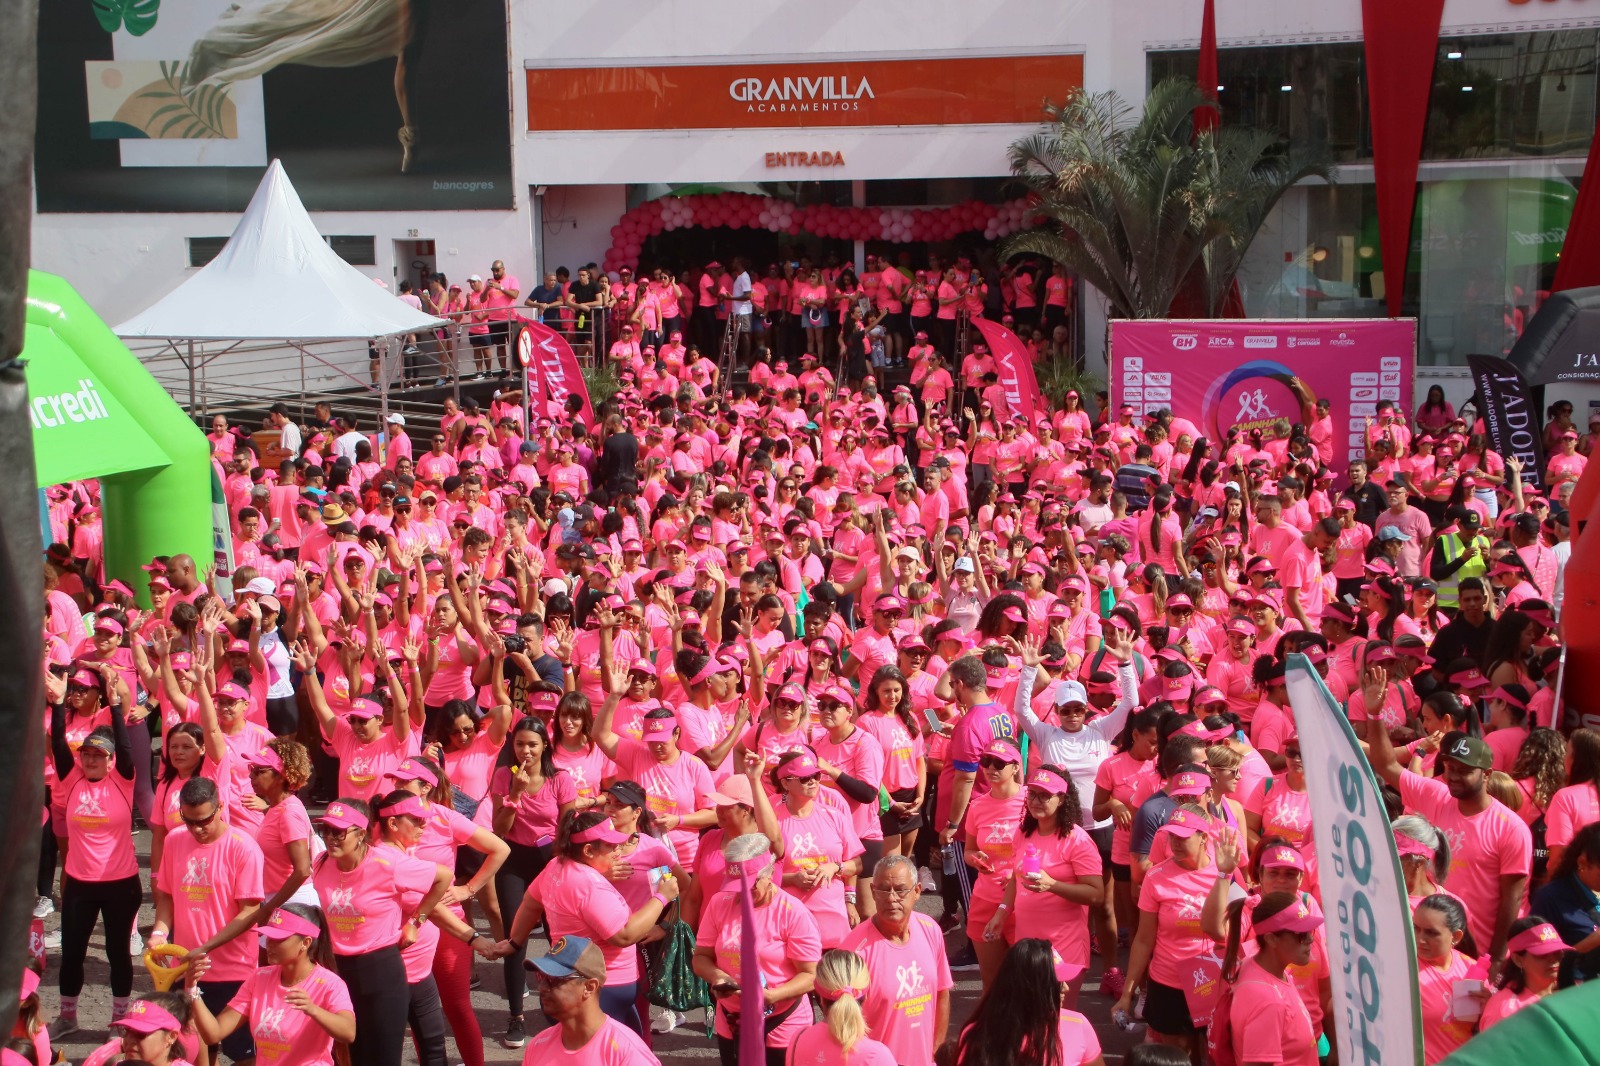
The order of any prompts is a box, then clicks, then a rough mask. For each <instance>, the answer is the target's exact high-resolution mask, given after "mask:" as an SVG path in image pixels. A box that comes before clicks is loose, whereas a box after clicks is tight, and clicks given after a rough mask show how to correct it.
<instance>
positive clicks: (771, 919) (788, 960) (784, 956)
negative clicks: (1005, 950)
mask: <svg viewBox="0 0 1600 1066" xmlns="http://www.w3.org/2000/svg"><path fill="white" fill-rule="evenodd" d="M753 913H754V918H755V924H756V937H755V939H756V961H755V968H756V969H757V970H759V971H760V976H761V978H764V979H765V981H766V984H767V986H768V987H769V988H770V987H772V986H774V985H781V984H784V983H785V982H787V981H788V980H789V979H790V978H792V977H793V976H794V975H795V974H796V973H798V972H799V967H798V966H797V965H796V963H802V962H816V961H817V960H818V959H820V958H822V940H821V939H820V938H819V937H818V935H817V923H816V920H815V919H814V918H812V917H811V912H810V911H808V910H806V908H805V905H804V904H802V903H801V902H800V901H799V900H797V899H795V898H794V897H793V896H791V895H789V894H788V893H787V892H774V893H773V894H772V899H771V901H770V902H768V903H767V905H766V906H764V907H756V908H755V910H754V912H753ZM869 925H870V923H868V922H862V923H861V925H859V926H857V927H856V928H858V929H861V928H866V927H868V926H869ZM935 928H937V927H935ZM743 931H744V915H743V913H742V911H741V908H740V904H739V890H738V885H737V882H735V884H734V886H733V887H732V888H729V889H724V890H723V891H721V892H718V893H717V894H716V895H715V896H712V897H711V899H710V900H709V901H707V903H706V905H705V909H704V910H703V911H702V912H701V914H700V928H699V929H698V930H697V931H696V933H695V946H696V947H702V948H707V947H708V948H711V949H712V950H713V954H714V956H715V960H716V964H717V968H718V969H720V970H721V971H722V972H723V973H726V974H727V975H728V976H730V977H732V978H733V980H734V982H735V983H737V984H738V985H740V987H743V985H744V983H745V981H746V980H750V981H754V980H757V977H756V975H755V974H753V973H752V974H747V973H746V971H745V969H744V964H745V960H744V958H743V955H742V952H741V948H740V944H739V941H740V936H741V934H742V933H743ZM853 935H854V934H852V936H853ZM846 946H848V945H846ZM867 965H868V966H871V965H872V964H871V962H870V961H869V962H868V963H867ZM717 1002H718V1004H719V1009H718V1010H717V1035H719V1036H732V1035H733V1030H732V1029H730V1028H729V1027H728V1022H727V1019H726V1017H724V1012H731V1013H733V1014H738V1013H739V1011H740V1007H741V1004H740V1002H739V997H738V996H723V997H721V998H719V999H718V1001H717ZM773 1006H774V1008H775V1010H778V1011H781V1010H785V1009H787V1007H788V1006H789V1003H788V1002H781V1003H776V1004H774V1005H773ZM929 1018H930V1026H931V1018H932V1015H931V1013H930V1015H929ZM810 1019H811V1015H810V1012H809V1011H808V1010H806V1009H805V1008H804V1007H803V1006H802V1007H801V1008H799V1009H796V1010H795V1011H794V1012H793V1013H792V1014H790V1015H789V1017H787V1018H785V1019H784V1020H783V1021H782V1022H781V1023H779V1025H778V1026H777V1027H776V1028H775V1029H773V1030H772V1032H770V1033H768V1034H767V1044H766V1046H767V1047H769V1048H773V1047H776V1048H782V1047H788V1046H789V1045H790V1044H791V1043H793V1042H794V1039H795V1037H797V1036H799V1035H800V1033H801V1032H802V1031H804V1030H805V1028H806V1027H807V1026H808V1025H810V1024H811V1022H810ZM868 1024H870V1025H873V1028H874V1030H876V1028H877V1026H876V1025H875V1024H874V1023H873V1019H872V1018H871V1016H870V1015H869V1016H868Z"/></svg>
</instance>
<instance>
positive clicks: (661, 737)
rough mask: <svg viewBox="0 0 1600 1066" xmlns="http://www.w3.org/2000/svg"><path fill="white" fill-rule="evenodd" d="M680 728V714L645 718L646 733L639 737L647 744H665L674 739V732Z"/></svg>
mask: <svg viewBox="0 0 1600 1066" xmlns="http://www.w3.org/2000/svg"><path fill="white" fill-rule="evenodd" d="M677 728H678V716H677V715H673V716H672V717H671V718H646V719H645V720H644V734H643V736H641V737H640V738H639V739H640V740H643V741H644V742H645V743H646V744H663V743H665V742H666V741H669V740H671V739H672V734H673V733H674V732H675V731H676V730H677Z"/></svg>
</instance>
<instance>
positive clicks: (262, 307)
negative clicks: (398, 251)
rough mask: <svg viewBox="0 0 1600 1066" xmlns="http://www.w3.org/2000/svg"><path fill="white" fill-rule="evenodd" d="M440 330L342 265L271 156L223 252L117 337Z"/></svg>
mask: <svg viewBox="0 0 1600 1066" xmlns="http://www.w3.org/2000/svg"><path fill="white" fill-rule="evenodd" d="M441 324H442V322H441V320H440V319H437V318H434V317H433V316H431V315H425V314H423V313H422V312H421V311H418V310H416V309H415V308H413V307H411V306H410V305H408V304H406V303H404V302H402V301H400V300H399V299H397V298H396V297H395V296H394V294H392V293H390V292H389V291H388V290H387V289H385V288H380V287H379V286H378V285H376V284H374V283H373V279H371V278H369V277H367V276H366V275H365V274H363V273H361V272H360V271H359V270H357V269H356V268H355V267H353V266H351V265H350V264H348V263H346V262H345V261H344V260H343V259H340V258H339V256H338V254H337V253H335V252H334V250H333V249H332V248H330V247H329V246H328V243H327V242H326V241H324V240H323V239H322V235H321V234H320V233H318V232H317V227H316V225H315V224H313V223H312V221H311V216H310V215H308V214H306V209H305V207H304V205H302V204H301V203H300V197H299V195H297V194H296V193H295V191H294V186H293V185H290V184H289V176H288V175H287V174H285V173H284V170H283V164H282V163H280V162H278V161H277V160H276V159H274V160H273V161H272V165H271V166H269V167H268V168H267V172H266V174H265V175H264V176H263V177H262V179H261V184H260V185H259V186H258V187H257V188H256V194H255V196H254V197H252V198H251V200H250V206H249V207H247V208H245V211H244V214H243V215H242V216H240V218H239V224H238V226H236V227H235V228H234V231H233V236H231V237H229V238H228V243H227V245H226V246H224V247H223V249H222V251H221V253H220V254H218V256H217V257H216V258H215V259H213V260H212V261H211V262H209V263H207V264H206V265H205V266H204V267H202V268H200V270H199V272H198V273H196V274H195V275H194V276H193V277H191V278H189V280H187V281H185V282H184V283H183V284H182V285H179V286H178V287H177V288H176V289H174V290H173V291H172V292H170V293H168V294H167V295H166V296H164V297H162V298H161V299H160V300H158V301H157V302H156V303H155V304H154V305H153V306H151V307H148V308H146V309H145V310H144V312H143V313H141V314H138V315H135V316H134V317H132V318H130V319H129V320H128V321H126V322H124V323H122V324H121V325H119V326H117V327H116V333H117V334H118V335H119V336H122V337H130V338H132V337H145V338H151V339H160V340H293V341H322V340H349V339H365V338H371V337H385V336H389V335H391V334H395V333H414V332H418V331H421V330H426V329H429V328H431V327H433V326H436V325H441Z"/></svg>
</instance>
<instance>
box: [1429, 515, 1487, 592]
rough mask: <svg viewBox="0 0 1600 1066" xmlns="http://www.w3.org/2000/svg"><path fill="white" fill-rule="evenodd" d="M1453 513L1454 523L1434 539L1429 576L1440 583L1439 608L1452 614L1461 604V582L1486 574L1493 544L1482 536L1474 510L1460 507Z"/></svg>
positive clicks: (1481, 524) (1481, 521) (1479, 518)
mask: <svg viewBox="0 0 1600 1066" xmlns="http://www.w3.org/2000/svg"><path fill="white" fill-rule="evenodd" d="M1452 514H1453V515H1454V517H1455V519H1456V521H1455V524H1454V525H1451V526H1446V527H1445V528H1444V529H1443V530H1441V531H1440V532H1439V535H1438V536H1437V537H1436V538H1434V542H1433V561H1432V563H1431V564H1430V566H1429V568H1428V576H1429V577H1431V578H1433V579H1434V580H1435V581H1437V582H1438V583H1439V599H1438V605H1439V608H1440V609H1441V610H1446V611H1451V612H1454V611H1455V609H1456V608H1457V607H1458V606H1459V605H1460V602H1461V579H1462V578H1464V577H1477V578H1481V577H1483V576H1484V574H1486V573H1487V572H1488V570H1489V549H1490V548H1491V547H1492V546H1493V545H1492V543H1491V542H1490V540H1489V538H1488V537H1486V536H1485V535H1484V534H1483V519H1482V517H1481V516H1480V515H1479V514H1478V512H1477V511H1474V510H1472V509H1471V508H1468V507H1460V508H1456V509H1454V510H1453V511H1452Z"/></svg>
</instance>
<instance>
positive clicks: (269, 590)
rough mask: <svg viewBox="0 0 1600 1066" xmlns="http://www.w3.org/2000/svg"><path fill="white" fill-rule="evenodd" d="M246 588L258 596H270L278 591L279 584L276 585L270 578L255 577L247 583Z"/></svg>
mask: <svg viewBox="0 0 1600 1066" xmlns="http://www.w3.org/2000/svg"><path fill="white" fill-rule="evenodd" d="M244 590H245V591H246V592H253V593H255V594H256V595H257V596H270V595H272V594H273V593H274V592H277V591H278V586H276V585H274V584H273V583H272V580H271V579H270V578H265V577H253V578H251V579H250V581H249V582H248V583H247V584H246V585H245V587H244Z"/></svg>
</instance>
